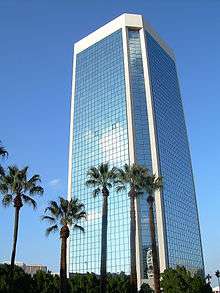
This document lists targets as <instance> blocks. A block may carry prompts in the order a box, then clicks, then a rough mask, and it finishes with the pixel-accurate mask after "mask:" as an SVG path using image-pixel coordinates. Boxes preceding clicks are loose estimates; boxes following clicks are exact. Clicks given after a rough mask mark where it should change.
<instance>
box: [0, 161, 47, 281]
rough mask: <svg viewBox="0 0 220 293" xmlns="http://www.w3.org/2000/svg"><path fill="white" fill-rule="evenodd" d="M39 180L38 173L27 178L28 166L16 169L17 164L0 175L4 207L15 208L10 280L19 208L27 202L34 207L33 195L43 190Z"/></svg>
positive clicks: (12, 270)
mask: <svg viewBox="0 0 220 293" xmlns="http://www.w3.org/2000/svg"><path fill="white" fill-rule="evenodd" d="M40 182H41V180H40V176H39V175H34V176H32V177H31V178H30V179H28V167H24V168H23V169H18V167H17V166H9V167H8V169H7V170H6V171H5V172H4V174H2V175H1V176H0V193H1V194H2V196H3V198H2V203H3V205H4V206H5V207H7V206H9V205H11V204H13V205H14V208H15V222H14V237H13V248H12V255H11V282H13V274H14V263H15V255H16V246H17V238H18V226H19V215H20V209H21V208H22V206H23V204H24V203H28V204H30V205H31V206H32V207H33V208H36V205H37V204H36V201H35V200H34V199H33V197H34V196H35V195H41V194H43V191H44V190H43V188H42V187H41V186H40V185H39V183H40Z"/></svg>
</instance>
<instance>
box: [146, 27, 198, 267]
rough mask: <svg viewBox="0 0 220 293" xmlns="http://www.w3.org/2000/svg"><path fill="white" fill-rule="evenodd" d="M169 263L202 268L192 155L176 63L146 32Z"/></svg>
mask: <svg viewBox="0 0 220 293" xmlns="http://www.w3.org/2000/svg"><path fill="white" fill-rule="evenodd" d="M146 40H147V48H148V56H149V66H150V75H151V85H152V94H153V104H154V114H155V121H156V130H157V142H158V151H159V162H160V172H161V175H162V176H163V178H164V188H163V201H164V214H165V222H166V236H167V252H168V262H169V266H171V267H175V266H176V265H183V266H185V267H186V268H188V269H191V270H193V271H194V270H195V271H196V270H203V256H202V248H201V240H200V229H199V221H198V212H197V204H196V196H195V190H194V182H193V174H192V167H191V158H190V152H189V145H188V139H187V132H186V126H185V119H184V113H183V106H182V101H181V96H180V91H179V85H178V78H177V73H176V67H175V63H174V61H173V60H172V58H170V56H169V55H168V54H167V53H166V52H165V51H164V50H163V49H162V48H161V47H160V45H159V44H158V43H157V42H156V41H155V40H154V39H153V37H152V36H151V35H150V34H148V33H147V32H146Z"/></svg>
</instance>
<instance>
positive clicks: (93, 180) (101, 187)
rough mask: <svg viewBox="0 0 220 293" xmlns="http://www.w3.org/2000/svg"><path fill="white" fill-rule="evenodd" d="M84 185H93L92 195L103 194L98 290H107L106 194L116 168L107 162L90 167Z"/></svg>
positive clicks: (114, 176)
mask: <svg viewBox="0 0 220 293" xmlns="http://www.w3.org/2000/svg"><path fill="white" fill-rule="evenodd" d="M87 178H88V179H87V181H86V185H87V186H88V187H93V188H94V190H93V196H94V197H96V196H97V195H99V194H102V196H103V204H102V236H101V266H100V292H101V293H105V292H106V290H107V270H106V266H107V227H108V196H109V189H110V188H112V186H113V182H114V180H115V178H116V168H115V167H113V168H110V167H109V164H108V163H101V164H100V165H99V166H98V167H91V168H90V170H89V171H88V173H87Z"/></svg>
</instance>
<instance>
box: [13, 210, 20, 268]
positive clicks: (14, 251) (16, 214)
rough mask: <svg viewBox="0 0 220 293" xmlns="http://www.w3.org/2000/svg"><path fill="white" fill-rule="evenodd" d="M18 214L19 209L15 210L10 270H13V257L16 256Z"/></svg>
mask: <svg viewBox="0 0 220 293" xmlns="http://www.w3.org/2000/svg"><path fill="white" fill-rule="evenodd" d="M19 214H20V208H19V207H16V208H15V220H14V236H13V246H12V254H11V270H12V271H13V270H14V266H15V255H16V247H17V240H18V224H19Z"/></svg>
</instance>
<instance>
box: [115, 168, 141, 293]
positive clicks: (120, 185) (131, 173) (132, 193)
mask: <svg viewBox="0 0 220 293" xmlns="http://www.w3.org/2000/svg"><path fill="white" fill-rule="evenodd" d="M143 176H146V169H145V168H144V167H142V166H139V165H137V164H133V165H131V166H129V165H128V164H125V165H124V166H123V168H121V169H118V172H117V180H116V182H115V183H116V190H117V192H120V191H123V190H127V189H129V192H128V196H129V198H130V222H131V223H130V249H131V276H130V286H131V292H137V269H136V209H135V201H136V198H137V196H138V195H139V194H140V193H141V182H142V179H143Z"/></svg>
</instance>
